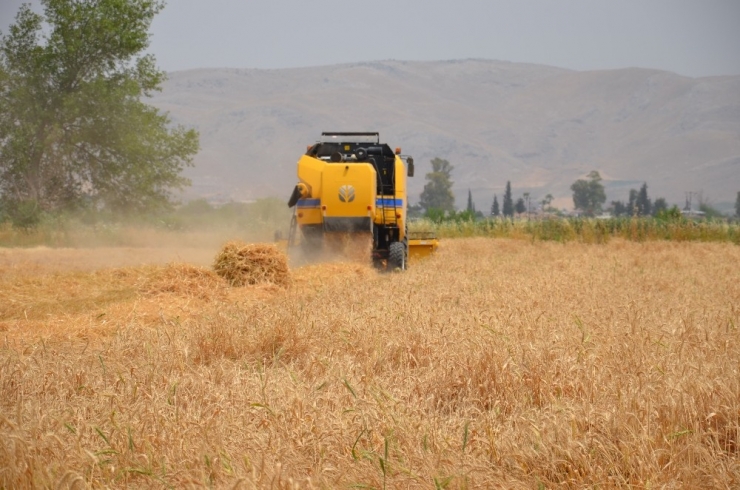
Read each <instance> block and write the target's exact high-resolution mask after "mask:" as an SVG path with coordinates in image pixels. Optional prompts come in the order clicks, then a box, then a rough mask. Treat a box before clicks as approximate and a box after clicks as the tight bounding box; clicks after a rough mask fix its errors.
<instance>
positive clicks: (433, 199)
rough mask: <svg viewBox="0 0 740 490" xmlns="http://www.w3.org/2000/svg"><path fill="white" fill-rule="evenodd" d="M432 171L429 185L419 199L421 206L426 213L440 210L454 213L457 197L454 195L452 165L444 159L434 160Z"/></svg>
mask: <svg viewBox="0 0 740 490" xmlns="http://www.w3.org/2000/svg"><path fill="white" fill-rule="evenodd" d="M431 163H432V171H431V172H429V173H427V175H426V179H427V181H428V182H427V183H426V185H424V190H423V191H422V193H421V196H420V199H419V205H420V206H421V207H422V208H424V210H425V211H427V212H428V211H429V210H430V209H438V210H441V211H447V212H452V211H454V210H455V196H454V195H453V194H452V181H451V180H450V174H451V173H452V169H453V167H452V165H450V162H448V161H447V160H444V159H442V158H434V159H433V160H432V161H431Z"/></svg>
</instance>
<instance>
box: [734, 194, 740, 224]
mask: <svg viewBox="0 0 740 490" xmlns="http://www.w3.org/2000/svg"><path fill="white" fill-rule="evenodd" d="M735 216H737V217H738V218H740V192H738V193H737V199H735Z"/></svg>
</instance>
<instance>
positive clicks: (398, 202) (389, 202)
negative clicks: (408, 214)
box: [375, 198, 403, 207]
mask: <svg viewBox="0 0 740 490" xmlns="http://www.w3.org/2000/svg"><path fill="white" fill-rule="evenodd" d="M375 205H376V206H388V207H390V206H396V207H401V206H403V199H381V198H377V199H376V200H375Z"/></svg>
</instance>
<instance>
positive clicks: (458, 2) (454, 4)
mask: <svg viewBox="0 0 740 490" xmlns="http://www.w3.org/2000/svg"><path fill="white" fill-rule="evenodd" d="M22 2H23V0H0V29H2V31H3V32H7V26H8V25H9V24H10V23H11V21H12V20H13V18H14V17H15V12H16V11H17V9H18V7H19V6H20V4H21V3H22ZM30 3H32V4H33V5H35V6H36V8H38V5H39V1H38V0H33V1H31V2H30ZM152 34H153V36H152V44H151V52H153V53H154V54H155V55H156V57H157V61H158V64H159V66H160V67H161V68H163V69H165V70H168V71H174V70H183V69H189V68H207V67H233V68H287V67H298V66H315V65H329V64H335V63H346V62H357V61H372V60H387V59H396V60H448V59H463V58H485V59H496V60H506V61H515V62H528V63H539V64H547V65H553V66H559V67H564V68H573V69H577V70H592V69H608V68H624V67H632V66H637V67H645V68H658V69H663V70H669V71H673V72H676V73H679V74H682V75H688V76H707V75H740V0H455V1H445V0H364V1H356V0H169V2H168V5H167V7H165V9H164V11H163V12H162V13H161V14H159V16H157V18H156V19H155V20H154V23H153V25H152Z"/></svg>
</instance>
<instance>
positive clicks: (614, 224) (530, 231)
mask: <svg viewBox="0 0 740 490" xmlns="http://www.w3.org/2000/svg"><path fill="white" fill-rule="evenodd" d="M410 229H411V230H434V231H436V232H437V234H438V235H439V236H440V237H442V238H461V237H475V236H480V237H488V238H513V239H519V240H533V241H556V242H563V243H564V242H571V241H578V242H581V243H606V242H608V241H609V240H611V239H613V238H621V239H624V240H630V241H636V242H645V241H657V240H661V241H663V240H666V241H678V242H685V241H700V242H729V243H735V244H738V245H740V225H739V224H738V223H729V222H726V221H723V220H705V221H692V220H686V219H675V220H662V219H655V218H611V219H588V218H570V219H566V218H553V219H544V220H532V221H526V220H505V219H489V220H482V221H457V222H456V221H445V222H441V223H436V222H433V221H430V220H427V219H421V220H418V221H415V222H412V223H411V225H410Z"/></svg>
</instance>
